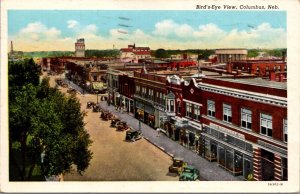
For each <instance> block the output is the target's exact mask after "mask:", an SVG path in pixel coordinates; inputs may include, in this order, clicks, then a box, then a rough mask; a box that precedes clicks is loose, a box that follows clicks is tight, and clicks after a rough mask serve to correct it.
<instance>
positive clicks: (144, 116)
mask: <svg viewBox="0 0 300 194" xmlns="http://www.w3.org/2000/svg"><path fill="white" fill-rule="evenodd" d="M134 82H135V94H134V102H135V117H136V118H138V119H140V120H142V121H143V122H144V123H146V124H147V125H149V126H151V127H153V128H157V127H162V126H161V125H162V124H163V118H165V117H166V114H165V97H166V93H167V91H166V87H165V85H166V76H164V75H155V74H151V73H147V72H146V71H145V69H144V70H142V71H141V73H140V72H136V71H135V72H134Z"/></svg>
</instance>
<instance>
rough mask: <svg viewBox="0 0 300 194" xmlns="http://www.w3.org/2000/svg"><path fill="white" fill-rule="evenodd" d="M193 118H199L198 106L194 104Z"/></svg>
mask: <svg viewBox="0 0 300 194" xmlns="http://www.w3.org/2000/svg"><path fill="white" fill-rule="evenodd" d="M194 119H195V120H197V121H199V120H200V106H198V105H194Z"/></svg>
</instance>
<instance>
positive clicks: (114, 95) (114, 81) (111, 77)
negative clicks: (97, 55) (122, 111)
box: [106, 68, 122, 106]
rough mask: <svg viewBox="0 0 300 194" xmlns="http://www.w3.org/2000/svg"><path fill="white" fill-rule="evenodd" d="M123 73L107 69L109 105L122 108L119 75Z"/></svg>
mask: <svg viewBox="0 0 300 194" xmlns="http://www.w3.org/2000/svg"><path fill="white" fill-rule="evenodd" d="M121 73H122V72H121V71H120V70H117V69H111V68H109V69H107V71H106V76H107V88H108V104H112V105H114V106H120V105H121V102H120V97H121V95H120V93H119V75H120V74H121Z"/></svg>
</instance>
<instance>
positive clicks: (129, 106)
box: [124, 96, 134, 114]
mask: <svg viewBox="0 0 300 194" xmlns="http://www.w3.org/2000/svg"><path fill="white" fill-rule="evenodd" d="M124 103H125V106H124V111H125V112H127V113H128V114H133V113H134V106H133V100H132V99H130V98H127V97H126V96H124Z"/></svg>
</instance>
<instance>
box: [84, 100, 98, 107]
mask: <svg viewBox="0 0 300 194" xmlns="http://www.w3.org/2000/svg"><path fill="white" fill-rule="evenodd" d="M95 105H96V103H95V102H92V101H88V102H87V103H86V108H92V107H94V106H95Z"/></svg>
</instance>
